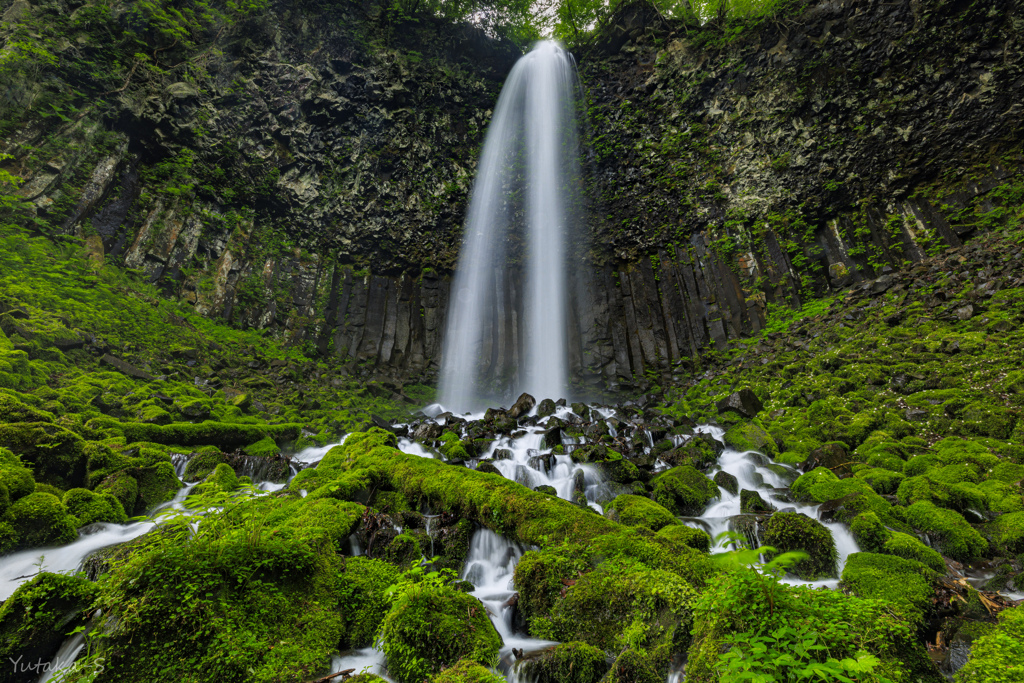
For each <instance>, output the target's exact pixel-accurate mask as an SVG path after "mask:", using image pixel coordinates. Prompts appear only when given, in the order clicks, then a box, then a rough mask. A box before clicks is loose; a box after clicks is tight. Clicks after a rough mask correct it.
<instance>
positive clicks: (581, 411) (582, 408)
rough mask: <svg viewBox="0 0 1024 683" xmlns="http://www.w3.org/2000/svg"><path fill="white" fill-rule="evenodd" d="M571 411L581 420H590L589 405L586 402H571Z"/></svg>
mask: <svg viewBox="0 0 1024 683" xmlns="http://www.w3.org/2000/svg"><path fill="white" fill-rule="evenodd" d="M570 407H571V408H572V412H573V413H575V414H576V415H579V416H580V418H581V419H583V420H590V407H589V406H587V404H586V403H573V404H572V405H571V406H570Z"/></svg>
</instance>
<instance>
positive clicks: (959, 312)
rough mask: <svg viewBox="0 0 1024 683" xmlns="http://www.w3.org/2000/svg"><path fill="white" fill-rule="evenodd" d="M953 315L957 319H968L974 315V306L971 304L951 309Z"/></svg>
mask: <svg viewBox="0 0 1024 683" xmlns="http://www.w3.org/2000/svg"><path fill="white" fill-rule="evenodd" d="M953 315H955V316H956V318H957V319H958V320H970V319H971V318H972V317H974V306H972V305H971V304H967V305H966V306H961V307H960V308H958V309H956V310H955V311H953Z"/></svg>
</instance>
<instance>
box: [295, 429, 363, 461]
mask: <svg viewBox="0 0 1024 683" xmlns="http://www.w3.org/2000/svg"><path fill="white" fill-rule="evenodd" d="M348 436H349V435H348V434H346V435H345V436H343V437H341V439H340V440H339V441H338V442H337V443H329V444H327V445H326V446H310V447H309V448H303V449H302V450H301V451H299V452H298V453H296V454H294V455H293V456H292V461H293V462H297V463H299V464H300V465H303V466H306V467H308V466H310V465H315V464H316V463H318V462H320V461H321V460H323V459H324V456H325V455H327V453H328V451H330V450H331V449H332V448H334V447H335V446H340V445H342V444H343V443H345V440H346V439H348Z"/></svg>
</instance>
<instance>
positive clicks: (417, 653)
mask: <svg viewBox="0 0 1024 683" xmlns="http://www.w3.org/2000/svg"><path fill="white" fill-rule="evenodd" d="M378 639H379V642H380V647H381V650H383V652H384V654H385V656H386V658H387V666H388V671H390V672H391V674H392V675H393V676H394V677H395V679H396V680H397V681H399V683H419V682H420V681H422V680H424V679H425V678H427V677H429V676H431V675H432V674H436V673H439V672H440V671H441V670H442V669H445V668H447V667H450V666H452V665H454V664H456V663H457V662H459V660H462V659H467V660H470V661H472V662H476V663H477V664H486V665H493V664H494V663H496V661H497V657H498V650H499V648H500V647H501V637H500V636H499V635H498V632H497V631H495V630H494V625H493V624H491V620H490V619H489V618H488V616H487V610H486V608H485V607H484V606H483V605H482V604H481V603H480V601H479V600H477V599H476V598H474V597H473V596H471V595H467V594H466V593H462V592H460V591H457V590H455V589H454V588H448V587H441V586H436V585H428V584H416V585H413V586H411V587H409V588H408V589H406V590H405V591H404V592H403V593H402V594H401V595H399V596H398V598H397V599H396V600H395V602H394V604H393V605H392V607H391V609H390V611H388V613H387V615H386V616H385V617H384V621H383V623H382V624H381V627H380V633H379V635H378Z"/></svg>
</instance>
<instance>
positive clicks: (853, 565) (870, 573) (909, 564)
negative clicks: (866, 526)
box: [841, 552, 939, 625]
mask: <svg viewBox="0 0 1024 683" xmlns="http://www.w3.org/2000/svg"><path fill="white" fill-rule="evenodd" d="M937 576H939V574H938V573H937V572H935V571H934V570H932V569H930V568H928V567H926V566H925V565H923V564H921V563H920V562H915V561H914V560H908V559H904V558H902V557H894V556H892V555H878V554H875V553H864V552H861V553H853V554H851V555H850V556H849V557H848V558H847V559H846V565H845V567H844V568H843V576H842V581H841V583H842V585H843V587H844V588H846V589H847V590H850V591H852V592H853V593H854V594H855V595H857V596H859V597H862V598H873V599H879V600H886V601H888V602H890V603H892V604H893V605H896V606H897V607H898V608H899V609H900V611H901V612H902V613H903V614H905V615H906V616H907V618H908V619H909V620H910V621H911V623H913V624H915V625H920V624H921V623H922V622H923V620H924V615H925V614H926V613H927V612H928V611H929V610H930V609H931V603H932V598H933V596H934V594H935V593H934V590H933V589H932V580H933V579H934V578H935V577H937Z"/></svg>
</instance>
